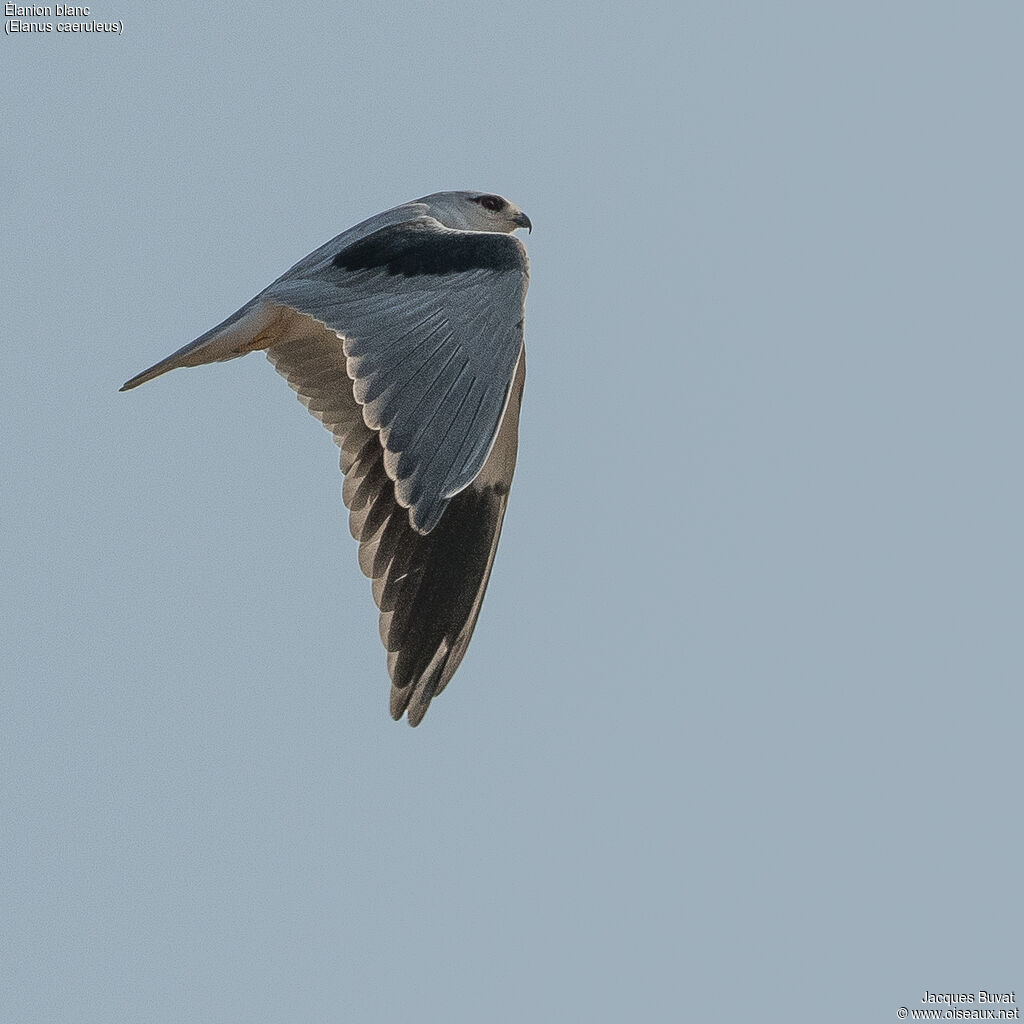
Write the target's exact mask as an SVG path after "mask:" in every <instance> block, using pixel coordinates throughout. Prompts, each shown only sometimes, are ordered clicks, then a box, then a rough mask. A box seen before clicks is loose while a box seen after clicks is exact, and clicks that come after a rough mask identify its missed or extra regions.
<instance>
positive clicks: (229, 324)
mask: <svg viewBox="0 0 1024 1024" xmlns="http://www.w3.org/2000/svg"><path fill="white" fill-rule="evenodd" d="M273 319H274V315H273V312H272V310H271V309H270V308H269V307H268V306H267V305H266V304H264V303H263V302H262V301H260V300H258V299H253V300H252V301H251V302H248V303H246V305H244V306H243V307H242V308H241V309H240V310H238V312H237V313H234V314H232V315H231V316H229V317H228V318H227V320H225V321H224V322H223V323H221V324H218V325H217V326H216V327H214V328H213V329H212V330H209V331H207V332H206V333H205V334H203V335H201V336H200V337H198V338H196V340H195V341H190V342H189V343H188V344H187V345H185V346H184V347H182V348H179V349H178V351H177V352H172V353H171V354H170V355H169V356H168V357H167V358H166V359H161V360H160V362H158V363H154V364H153V365H152V366H151V367H150V368H149V369H148V370H143V371H142V373H139V374H136V375H135V376H134V377H132V379H131V380H129V381H126V382H125V383H124V384H123V385H122V386H121V389H120V390H121V391H131V389H132V388H137V387H138V386H139V385H140V384H145V383H146V381H148V380H152V379H153V378H154V377H159V376H160V375H161V374H164V373H167V371H168V370H176V369H177V368H178V367H179V366H202V365H203V364H204V363H217V362H221V361H223V360H225V359H234V358H236V357H237V356H244V355H245V354H246V353H247V352H252V351H254V350H255V349H258V348H266V347H267V345H269V344H271V342H272V339H271V338H268V339H267V341H266V344H261V343H260V336H261V334H263V333H264V332H265V331H266V329H267V328H268V327H269V326H270V324H271V323H272V322H273Z"/></svg>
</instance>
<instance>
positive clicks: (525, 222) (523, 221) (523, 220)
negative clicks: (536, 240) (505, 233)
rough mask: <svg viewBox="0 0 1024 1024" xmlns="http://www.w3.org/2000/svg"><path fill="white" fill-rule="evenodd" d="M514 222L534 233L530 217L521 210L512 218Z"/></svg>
mask: <svg viewBox="0 0 1024 1024" xmlns="http://www.w3.org/2000/svg"><path fill="white" fill-rule="evenodd" d="M512 222H513V223H514V224H515V225H516V227H519V228H526V230H527V231H529V232H530V233H531V234H532V233H533V225H532V224H531V223H530V218H529V217H527V216H526V214H525V213H523V211H522V210H520V211H519V212H518V213H517V214H516V215H515V217H513V218H512Z"/></svg>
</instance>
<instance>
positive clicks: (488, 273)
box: [121, 192, 532, 725]
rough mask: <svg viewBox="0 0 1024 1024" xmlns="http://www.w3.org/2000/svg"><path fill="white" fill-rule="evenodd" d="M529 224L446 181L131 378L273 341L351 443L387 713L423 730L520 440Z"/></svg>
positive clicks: (327, 248) (473, 593)
mask: <svg viewBox="0 0 1024 1024" xmlns="http://www.w3.org/2000/svg"><path fill="white" fill-rule="evenodd" d="M516 228H527V229H528V230H529V229H531V228H532V225H531V224H530V218H529V217H527V216H526V214H525V213H523V212H522V211H521V210H520V209H519V208H518V207H516V206H514V205H513V204H512V203H510V202H509V201H508V200H506V199H503V198H502V197H501V196H497V195H492V194H489V193H483V192H437V193H434V194H433V195H429V196H424V197H423V198H422V199H417V200H415V201H413V202H411V203H405V204H403V205H402V206H396V207H395V208H394V209H391V210H387V211H385V212H384V213H379V214H377V215H376V216H375V217H371V218H370V219H369V220H365V221H363V222H362V223H361V224H357V225H356V226H355V227H353V228H350V229H349V230H348V231H344V232H342V233H341V234H340V235H338V236H337V237H336V238H333V239H332V240H331V241H330V242H327V243H326V245H322V246H320V248H319V249H317V250H315V251H314V252H311V253H310V254H309V255H308V256H306V257H305V258H304V259H301V260H299V262H298V263H296V264H295V266H294V267H292V268H291V270H289V271H288V272H287V273H285V274H284V275H282V276H281V277H279V278H278V279H277V280H276V281H275V282H274V283H273V284H271V285H270V286H269V287H267V288H265V289H264V290H263V291H262V292H260V293H259V295H257V296H256V297H255V298H254V299H251V300H250V301H249V302H247V303H246V304H245V305H244V306H242V308H241V309H239V310H238V312H237V313H234V314H232V315H231V316H229V317H228V318H227V320H225V321H224V322H223V323H222V324H219V325H218V326H217V327H214V328H213V329H212V330H210V331H207V332H206V334H204V335H202V336H201V337H199V338H197V339H196V340H195V341H193V342H191V343H190V344H188V345H186V346H185V347H184V348H181V349H178V351H177V352H174V353H173V354H172V355H169V356H168V357H167V358H166V359H162V360H161V361H160V362H158V363H156V364H155V365H154V366H151V367H150V368H149V369H148V370H144V371H143V372H142V373H140V374H138V376H136V377H132V379H131V380H129V381H128V382H127V383H126V384H125V385H124V386H123V387H122V388H121V390H122V391H127V390H129V389H131V388H135V387H138V386H139V385H140V384H144V383H145V382H146V381H149V380H152V379H153V378H154V377H159V376H160V375H161V374H163V373H166V372H167V371H168V370H174V369H177V368H178V367H179V366H200V365H202V364H204V363H212V362H217V361H221V360H225V359H234V358H235V357H237V356H242V355H245V354H246V353H248V352H254V351H256V350H258V349H264V350H266V353H267V357H268V358H269V359H270V361H271V362H272V363H273V364H274V367H275V368H276V369H277V371H278V373H280V374H281V375H282V376H283V377H284V378H285V379H286V380H287V381H288V383H289V384H290V385H291V387H292V388H293V389H294V390H295V391H296V392H297V393H298V397H299V400H300V401H301V402H302V403H303V405H305V406H306V408H307V409H309V411H310V412H311V413H312V414H313V415H314V416H315V417H316V418H317V419H319V420H320V421H321V422H322V423H323V424H324V426H325V427H327V429H328V430H330V431H331V433H332V434H333V435H334V440H335V443H336V444H337V445H338V447H339V448H340V449H341V471H342V473H343V474H344V477H345V481H344V486H343V488H342V497H343V499H344V502H345V504H346V505H347V506H348V508H349V526H350V528H351V531H352V535H353V536H354V537H355V539H356V540H358V541H359V565H360V568H361V569H362V571H363V572H364V573H365V574H366V575H367V576H368V577H369V578H370V579H371V580H372V582H373V597H374V600H375V601H376V603H377V606H378V607H379V609H380V636H381V640H382V641H383V643H384V647H385V649H386V650H387V663H388V672H389V674H390V676H391V684H392V685H391V715H392V717H393V718H395V719H396V720H397V719H400V718H401V717H402V715H403V714H406V715H407V717H408V721H409V724H410V725H419V723H420V722H421V721H422V720H423V716H424V715H425V714H426V711H427V707H428V706H429V704H430V701H431V700H432V699H433V698H434V697H436V696H437V695H438V694H439V693H440V692H441V691H442V690H443V689H444V688H445V686H447V685H448V681H449V680H450V679H451V678H452V676H453V675H454V674H455V670H456V669H457V668H458V667H459V663H460V662H461V661H462V658H463V655H465V653H466V648H467V646H468V645H469V640H470V637H471V636H472V634H473V627H474V626H475V625H476V620H477V616H478V615H479V614H480V605H481V603H482V602H483V599H484V591H485V590H486V589H487V580H488V578H489V577H490V574H491V566H492V565H493V563H494V554H495V551H496V550H497V547H498V538H499V535H500V534H501V523H502V520H503V519H504V517H505V506H506V505H507V503H508V492H509V487H510V485H511V483H512V474H513V472H514V470H515V464H516V450H517V447H518V441H519V436H518V435H519V406H520V403H521V402H522V397H523V382H524V379H525V376H526V357H525V353H524V349H523V316H524V303H525V300H526V289H527V285H528V283H529V261H528V259H527V256H526V249H525V247H524V246H523V244H522V242H520V241H519V239H518V238H516V237H515V236H514V235H513V234H512V232H513V231H515V230H516Z"/></svg>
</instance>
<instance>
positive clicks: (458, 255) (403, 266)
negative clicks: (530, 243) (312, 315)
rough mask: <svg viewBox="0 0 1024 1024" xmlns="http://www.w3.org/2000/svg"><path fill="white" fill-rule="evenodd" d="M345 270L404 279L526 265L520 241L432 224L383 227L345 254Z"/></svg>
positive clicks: (341, 262) (341, 259) (338, 259)
mask: <svg viewBox="0 0 1024 1024" xmlns="http://www.w3.org/2000/svg"><path fill="white" fill-rule="evenodd" d="M332 262H333V263H334V266H336V267H340V268H341V269H342V270H386V271H387V272H388V273H389V274H393V275H396V276H402V277H418V276H419V275H421V274H434V275H440V276H443V275H444V274H460V273H464V272H465V271H467V270H492V271H495V272H499V273H500V272H502V271H510V270H517V269H519V268H520V267H521V266H522V258H521V256H520V252H519V242H517V241H516V240H515V239H514V238H513V237H512V236H511V235H500V234H493V233H491V232H481V231H456V232H447V231H438V230H437V229H436V228H432V227H431V226H430V225H429V224H398V225H394V226H391V227H386V228H381V229H380V230H379V231H375V232H374V233H373V234H372V235H367V237H366V238H363V239H361V240H360V241H358V242H354V243H353V244H352V245H350V246H348V247H347V248H345V249H342V250H341V252H339V253H338V255H337V256H335V257H334V260H333V261H332Z"/></svg>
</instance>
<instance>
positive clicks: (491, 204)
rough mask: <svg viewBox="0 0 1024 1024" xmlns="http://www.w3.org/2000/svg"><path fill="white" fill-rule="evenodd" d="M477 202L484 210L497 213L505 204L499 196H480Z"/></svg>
mask: <svg viewBox="0 0 1024 1024" xmlns="http://www.w3.org/2000/svg"><path fill="white" fill-rule="evenodd" d="M477 202H478V203H479V204H480V205H481V206H482V207H483V208H484V209H485V210H490V211H491V212H492V213H497V212H498V211H499V210H501V209H504V206H505V200H504V199H502V198H501V196H480V198H479V199H477Z"/></svg>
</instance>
